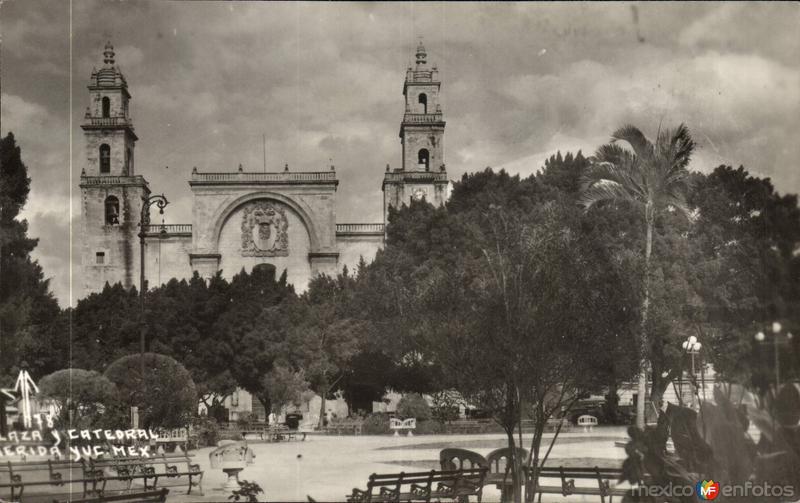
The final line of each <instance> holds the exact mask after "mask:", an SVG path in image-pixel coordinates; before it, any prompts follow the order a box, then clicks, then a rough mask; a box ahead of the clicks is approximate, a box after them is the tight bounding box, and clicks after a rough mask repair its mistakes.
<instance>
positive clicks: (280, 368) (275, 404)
mask: <svg viewBox="0 0 800 503" xmlns="http://www.w3.org/2000/svg"><path fill="white" fill-rule="evenodd" d="M262 380H263V381H264V382H263V386H264V389H265V390H266V392H267V393H268V394H269V398H270V403H271V405H272V412H275V413H276V414H277V413H280V411H281V409H283V408H284V407H286V406H288V405H296V406H300V405H301V404H302V396H303V393H304V392H305V391H306V390H308V381H306V378H305V371H303V370H302V369H300V370H292V369H291V368H289V367H287V366H285V365H276V366H274V367H273V368H272V370H270V371H269V372H268V373H267V374H266V375H265V376H264V377H263V378H262Z"/></svg>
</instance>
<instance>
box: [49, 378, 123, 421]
mask: <svg viewBox="0 0 800 503" xmlns="http://www.w3.org/2000/svg"><path fill="white" fill-rule="evenodd" d="M39 393H40V394H39V396H40V398H45V399H49V400H52V401H53V402H54V403H55V405H56V408H57V410H58V418H57V423H58V425H59V426H63V427H67V426H68V427H70V428H91V427H95V426H97V425H98V424H99V423H100V422H101V419H102V417H103V415H104V414H105V413H106V412H107V411H109V410H112V409H114V408H115V405H116V402H117V387H116V386H115V385H114V383H112V382H111V381H109V380H108V379H107V378H106V377H105V376H103V374H101V373H99V372H96V371H94V370H81V369H64V370H59V371H56V372H53V373H52V374H49V375H46V376H44V377H43V378H42V379H41V381H39ZM116 426H119V425H116Z"/></svg>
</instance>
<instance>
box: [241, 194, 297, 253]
mask: <svg viewBox="0 0 800 503" xmlns="http://www.w3.org/2000/svg"><path fill="white" fill-rule="evenodd" d="M288 228H289V221H288V220H287V219H286V210H285V209H284V208H283V207H282V206H281V205H279V204H275V203H272V202H269V201H255V202H252V203H250V204H248V205H247V206H246V207H245V208H244V214H243V215H242V256H244V257H287V256H288V255H289V233H288V232H287V230H288Z"/></svg>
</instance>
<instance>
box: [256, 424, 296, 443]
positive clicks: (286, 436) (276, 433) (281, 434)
mask: <svg viewBox="0 0 800 503" xmlns="http://www.w3.org/2000/svg"><path fill="white" fill-rule="evenodd" d="M266 434H267V435H268V440H270V441H272V442H280V441H282V440H298V435H300V437H299V440H301V441H302V440H305V439H306V433H305V432H304V431H297V430H296V429H291V428H289V427H288V426H286V425H285V424H276V425H273V426H270V427H269V428H268V429H267V430H266ZM262 438H263V437H262Z"/></svg>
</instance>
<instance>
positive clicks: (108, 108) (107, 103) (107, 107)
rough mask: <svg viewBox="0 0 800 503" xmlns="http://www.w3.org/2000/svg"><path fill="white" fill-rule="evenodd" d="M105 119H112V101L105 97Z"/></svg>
mask: <svg viewBox="0 0 800 503" xmlns="http://www.w3.org/2000/svg"><path fill="white" fill-rule="evenodd" d="M103 117H111V100H110V99H108V96H103Z"/></svg>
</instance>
